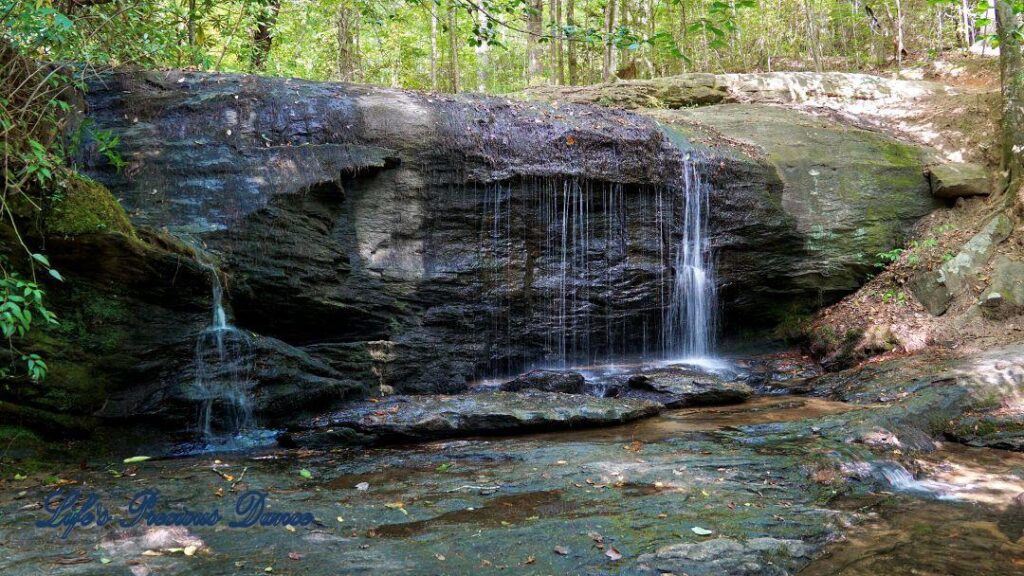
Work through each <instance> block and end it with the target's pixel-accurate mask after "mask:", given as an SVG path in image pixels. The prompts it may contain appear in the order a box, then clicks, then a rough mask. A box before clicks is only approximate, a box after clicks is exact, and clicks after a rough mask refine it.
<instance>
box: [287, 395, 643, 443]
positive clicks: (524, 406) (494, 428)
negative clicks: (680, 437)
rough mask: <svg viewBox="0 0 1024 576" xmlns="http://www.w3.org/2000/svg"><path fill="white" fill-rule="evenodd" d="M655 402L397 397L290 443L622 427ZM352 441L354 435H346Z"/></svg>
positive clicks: (343, 414)
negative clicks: (356, 438)
mask: <svg viewBox="0 0 1024 576" xmlns="http://www.w3.org/2000/svg"><path fill="white" fill-rule="evenodd" d="M660 410H661V406H660V405H659V404H657V403H655V402H650V401H646V400H639V399H609V398H594V397H589V396H579V395H575V394H561V393H558V392H539V391H528V392H482V393H479V394H465V395H456V396H394V397H391V398H388V399H387V400H384V401H381V402H359V403H356V404H353V405H351V406H349V407H347V408H345V409H342V410H340V411H337V412H334V413H331V414H327V415H324V416H320V417H317V418H314V419H312V420H309V421H307V422H304V423H301V424H299V425H298V426H297V429H296V431H295V432H294V433H292V434H290V435H289V436H288V438H287V439H286V442H288V443H290V444H294V445H299V446H314V445H323V444H329V443H331V441H332V440H334V439H336V438H338V437H339V430H346V429H347V430H351V431H354V432H356V433H358V434H360V435H363V436H365V437H366V439H367V440H368V441H409V440H428V439H436V438H448V437H458V436H473V435H478V434H511V433H517V432H538V431H549V430H561V429H567V428H585V427H592V426H606V425H613V424H622V423H624V422H629V421H632V420H637V419H639V418H645V417H648V416H653V415H655V414H657V413H658V412H659V411H660ZM344 435H346V436H348V437H351V436H352V435H351V434H348V433H344Z"/></svg>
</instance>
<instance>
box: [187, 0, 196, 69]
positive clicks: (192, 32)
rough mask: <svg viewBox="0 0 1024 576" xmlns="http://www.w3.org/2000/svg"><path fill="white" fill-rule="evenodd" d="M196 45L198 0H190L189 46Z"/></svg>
mask: <svg viewBox="0 0 1024 576" xmlns="http://www.w3.org/2000/svg"><path fill="white" fill-rule="evenodd" d="M195 45H196V0H188V47H189V48H193V47H194V46H195ZM190 63H191V62H190Z"/></svg>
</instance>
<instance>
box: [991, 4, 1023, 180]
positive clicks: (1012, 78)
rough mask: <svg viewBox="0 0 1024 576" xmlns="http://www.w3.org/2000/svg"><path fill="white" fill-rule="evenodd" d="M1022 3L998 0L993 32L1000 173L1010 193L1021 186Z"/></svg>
mask: <svg viewBox="0 0 1024 576" xmlns="http://www.w3.org/2000/svg"><path fill="white" fill-rule="evenodd" d="M1022 12H1024V2H1022V1H1021V0H1015V1H1012V2H1011V1H1010V0H997V2H996V33H997V35H998V42H999V62H1000V76H1001V80H1002V96H1003V97H1002V103H1003V158H1002V164H1003V170H1004V171H1005V172H1006V175H1007V184H1008V185H1009V186H1011V188H1010V190H1011V193H1012V192H1013V191H1015V190H1016V187H1017V186H1019V185H1021V184H1022V183H1024V53H1022V50H1021V46H1022V44H1024V42H1022V31H1021V13H1022Z"/></svg>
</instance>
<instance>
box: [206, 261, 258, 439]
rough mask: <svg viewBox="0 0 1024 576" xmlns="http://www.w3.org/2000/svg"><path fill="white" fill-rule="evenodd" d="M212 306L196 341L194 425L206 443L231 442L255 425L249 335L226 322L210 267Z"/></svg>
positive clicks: (214, 272)
mask: <svg viewBox="0 0 1024 576" xmlns="http://www.w3.org/2000/svg"><path fill="white" fill-rule="evenodd" d="M210 277H211V278H212V284H213V298H212V300H213V306H212V318H211V322H210V325H209V326H208V327H206V328H205V329H204V330H203V331H202V332H201V333H200V334H199V338H198V339H197V341H196V349H195V371H196V373H195V395H194V397H195V399H197V400H199V402H200V408H199V420H198V424H197V428H198V429H199V432H200V433H201V434H202V436H203V439H204V440H205V441H207V442H221V441H225V440H227V441H230V440H231V439H233V438H236V437H238V436H240V435H241V434H242V433H244V432H247V431H250V430H252V429H253V427H254V420H253V414H252V399H251V388H252V384H253V378H252V370H253V363H252V358H253V354H252V345H251V341H250V337H249V335H248V334H246V333H245V332H243V331H242V330H239V329H237V328H235V327H234V326H232V325H231V324H229V323H228V320H227V312H226V311H225V309H224V303H223V298H224V288H223V286H222V284H221V281H220V275H219V274H218V273H217V270H216V269H215V268H213V267H212V266H211V267H210Z"/></svg>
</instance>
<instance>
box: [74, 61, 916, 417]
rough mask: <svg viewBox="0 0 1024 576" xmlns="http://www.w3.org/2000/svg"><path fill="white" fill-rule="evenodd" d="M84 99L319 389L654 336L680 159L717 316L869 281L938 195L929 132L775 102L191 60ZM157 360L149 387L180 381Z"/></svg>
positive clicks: (582, 353)
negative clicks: (325, 79) (215, 65)
mask: <svg viewBox="0 0 1024 576" xmlns="http://www.w3.org/2000/svg"><path fill="white" fill-rule="evenodd" d="M698 84H699V83H698ZM87 101H88V105H89V110H88V116H89V117H90V118H91V119H92V120H93V121H94V122H95V123H96V125H97V127H98V128H100V129H109V130H112V131H113V132H114V133H115V134H116V135H118V136H119V137H120V138H121V143H122V145H121V150H122V154H123V156H124V157H125V159H126V161H127V162H128V166H127V167H126V168H125V169H124V170H123V171H120V172H118V171H116V170H114V169H113V167H111V166H109V165H108V164H107V163H106V161H105V160H104V159H103V158H102V156H101V155H100V154H97V153H95V151H89V150H87V151H86V154H85V158H83V166H85V167H86V170H87V171H88V172H90V173H91V174H92V175H94V176H95V177H96V178H97V179H99V180H101V181H102V182H104V183H105V184H106V185H108V186H109V187H110V189H111V190H112V191H113V192H114V193H115V195H117V196H118V197H119V198H120V200H121V201H122V203H123V204H124V205H125V207H126V208H127V209H128V212H129V213H130V214H131V215H132V217H133V218H134V220H135V222H136V223H137V224H140V225H143V226H150V227H154V228H166V229H168V230H169V231H171V232H172V233H175V234H178V235H182V236H189V237H192V238H193V239H195V240H196V241H197V242H200V243H202V244H205V245H206V246H207V247H208V249H209V250H210V251H211V252H213V253H214V254H216V255H217V257H218V260H219V263H220V264H221V266H222V269H223V270H224V272H225V273H226V274H227V276H228V281H227V283H226V289H227V296H228V299H229V301H230V306H231V309H232V310H233V313H234V318H233V321H234V323H235V324H236V325H237V326H239V327H240V329H243V330H248V331H252V332H256V333H258V334H261V335H263V336H266V337H267V338H270V339H273V340H274V341H276V342H279V343H280V345H275V347H277V348H281V346H288V347H291V349H292V350H294V351H298V352H301V353H304V354H306V355H308V357H309V362H306V361H305V360H304V361H303V363H305V364H308V365H310V366H317V368H316V369H315V370H314V372H313V373H314V374H315V375H316V376H317V378H313V379H312V380H310V381H308V383H307V384H308V386H309V387H314V388H315V387H318V386H327V388H328V390H327V391H325V392H324V394H323V395H321V394H320V393H317V392H310V393H309V395H308V397H309V398H310V399H315V398H336V397H338V395H339V394H340V391H341V389H342V388H343V389H345V390H349V389H350V384H355V385H357V386H358V387H361V388H362V389H363V390H367V389H369V388H371V387H374V386H379V385H381V384H386V385H390V386H392V387H393V388H395V389H396V390H397V391H398V392H401V393H436V392H444V393H451V392H457V391H460V390H464V389H465V388H466V386H467V382H468V381H470V380H472V379H474V378H477V377H480V376H485V375H488V374H494V373H498V372H504V373H508V372H509V371H514V370H517V369H521V367H522V366H525V365H528V364H530V363H532V362H536V361H544V360H550V361H554V360H565V359H569V360H572V359H580V360H588V361H591V360H595V359H597V360H600V359H603V358H608V357H616V356H620V355H625V354H630V353H638V352H641V351H642V349H643V347H644V345H645V344H644V343H645V342H646V346H647V348H648V349H651V348H656V347H658V346H661V345H664V344H665V343H664V342H661V341H660V338H661V335H662V334H664V333H666V331H665V330H663V329H662V328H663V327H662V322H663V318H664V317H665V314H664V311H665V310H666V308H667V306H668V304H669V303H668V302H667V299H666V298H665V297H664V295H665V294H668V293H669V292H670V290H669V285H670V283H671V281H672V269H671V267H672V262H673V261H674V260H673V256H674V253H675V251H676V250H677V249H678V246H679V239H680V230H679V226H678V222H679V221H680V220H681V216H682V212H683V204H684V203H683V200H682V194H681V193H680V191H679V188H680V182H681V180H680V174H681V173H682V167H683V165H684V162H685V160H684V158H685V157H686V156H689V157H690V158H691V161H693V162H696V164H697V165H698V167H699V168H700V170H701V172H702V173H703V174H704V177H705V178H706V179H707V180H708V181H710V182H711V183H712V185H713V186H714V194H713V197H712V199H711V206H712V208H711V216H710V222H709V226H710V229H711V244H712V246H713V248H714V250H715V252H716V254H717V258H718V261H719V268H720V278H719V281H720V286H719V288H720V295H721V297H722V306H723V309H724V313H723V319H724V325H725V327H726V329H729V327H730V326H733V325H735V324H736V323H737V321H738V319H742V320H743V322H744V324H745V325H757V324H762V325H767V324H771V323H773V322H775V321H777V320H779V319H780V318H781V317H783V316H785V315H786V314H789V313H791V312H792V310H793V309H794V308H795V307H814V306H817V305H820V304H827V303H829V302H831V301H833V300H835V299H837V298H839V297H841V296H842V295H844V294H846V293H848V292H849V291H852V290H853V289H855V288H857V287H858V286H859V285H860V283H861V282H862V280H863V279H864V277H865V276H866V274H867V272H869V271H871V264H872V262H873V260H872V256H871V255H872V254H874V253H877V252H879V251H883V250H886V249H889V248H891V247H892V246H893V245H894V243H895V241H896V239H897V238H898V237H899V236H900V234H901V233H902V231H903V230H905V229H906V228H907V227H909V226H910V225H911V224H912V223H913V222H914V220H915V219H916V218H917V217H919V216H921V215H922V214H924V213H926V212H927V211H928V210H929V209H930V208H931V206H932V204H931V203H932V201H933V200H932V198H931V197H930V195H929V194H928V190H927V182H926V181H925V180H924V178H923V177H922V175H921V174H922V167H923V165H924V163H925V160H924V156H925V153H924V152H923V151H922V150H920V149H918V148H913V147H909V146H904V145H902V144H899V143H897V142H895V141H893V140H890V139H887V138H884V137H881V136H878V135H876V134H872V133H869V132H865V131H858V130H851V129H849V128H848V127H845V126H842V125H839V124H837V123H834V122H830V121H826V120H821V119H815V118H812V117H810V116H806V115H802V114H799V113H795V112H786V111H773V110H772V109H762V108H756V109H755V108H749V109H748V108H745V107H742V106H739V107H737V106H716V107H710V108H707V109H705V110H702V111H700V112H682V111H679V112H674V114H678V115H679V116H677V117H676V118H675V119H674V120H673V121H681V122H683V124H686V126H690V128H685V127H683V126H675V127H673V128H669V127H665V126H661V125H659V124H658V123H657V122H655V121H653V120H651V119H650V118H646V117H642V116H637V115H633V114H629V113H625V112H622V111H616V110H608V109H603V108H597V107H587V106H577V105H558V106H555V105H546V104H535V103H529V104H527V103H515V102H509V101H507V100H504V99H499V98H485V97H479V96H459V97H451V96H439V95H428V94H421V93H415V92H406V91H401V90H389V89H380V88H370V87H361V86H353V85H345V84H328V83H314V82H305V81H297V80H285V79H275V78H265V77H250V76H239V75H218V74H202V73H182V72H115V73H111V74H108V75H104V76H102V77H100V78H97V79H96V82H95V83H94V84H93V85H92V86H91V87H90V91H89V93H88V95H87ZM695 114H696V115H698V116H694V115H695ZM659 120H660V118H659ZM670 120H672V119H670ZM691 120H698V121H700V122H704V121H705V120H706V121H707V123H708V124H709V125H711V124H713V126H714V127H713V129H711V131H710V132H708V131H702V130H700V129H693V128H692V121H691ZM754 125H756V126H758V129H757V130H753V129H751V128H750V127H751V126H754ZM815 174H817V175H815ZM883 192H884V193H883ZM564 214H572V215H573V216H572V217H571V218H568V219H566V218H564ZM563 240H564V242H565V245H564V246H563ZM200 326H201V325H200ZM195 328H198V327H195ZM193 333H194V332H193ZM180 349H181V348H179V350H180ZM289 354H291V356H290V357H292V358H297V357H298V356H295V355H294V354H292V353H291V352H289ZM154 374H155V373H154ZM160 374H161V376H160V377H159V379H158V380H157V381H145V382H144V381H142V380H139V381H137V382H138V385H139V386H153V387H154V388H159V389H169V388H174V387H178V388H185V387H187V386H188V385H189V383H188V382H187V381H186V378H188V374H187V372H184V371H172V370H167V371H164V372H162V373H160ZM319 378H326V379H328V380H327V381H322V380H319ZM275 382H276V383H274V384H272V385H271V386H278V385H279V383H280V382H282V380H281V379H278V380H276V381H275ZM339 382H340V383H341V384H339ZM296 386H300V387H304V386H306V385H305V384H302V385H296ZM351 391H352V392H353V393H355V392H357V391H358V390H356V389H351ZM267 393H268V395H269V396H268V397H271V396H273V393H272V392H271V391H270V390H269V389H268V391H267ZM300 396H301V395H294V394H293V395H291V397H293V398H299V397H300ZM261 406H266V407H269V406H270V404H269V403H268V404H261Z"/></svg>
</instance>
